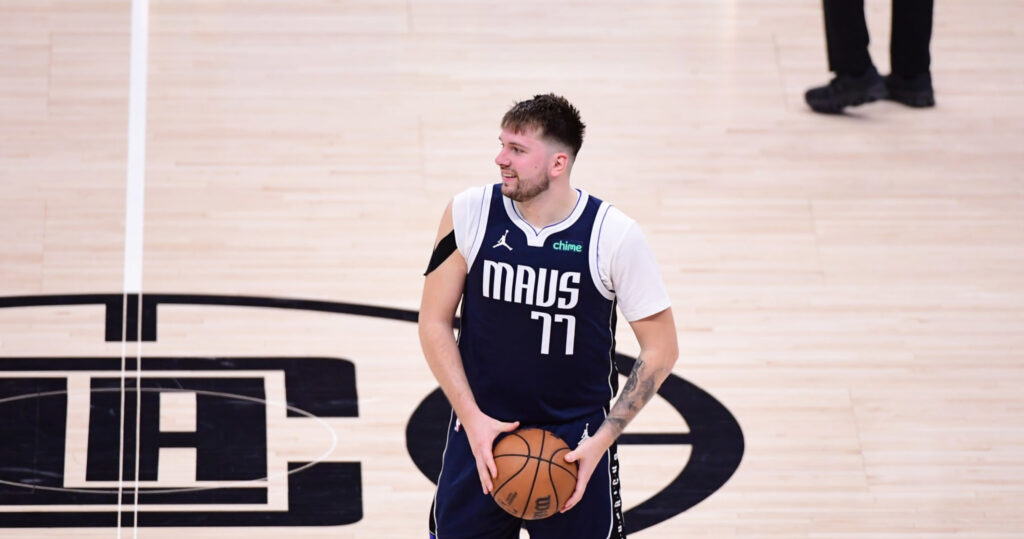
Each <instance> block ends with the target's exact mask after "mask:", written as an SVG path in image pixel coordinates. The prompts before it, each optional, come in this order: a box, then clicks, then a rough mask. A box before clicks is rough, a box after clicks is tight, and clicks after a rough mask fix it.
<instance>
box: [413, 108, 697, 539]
mask: <svg viewBox="0 0 1024 539" xmlns="http://www.w3.org/2000/svg"><path fill="white" fill-rule="evenodd" d="M584 127H585V126H584V124H583V122H582V121H581V120H580V116H579V112H578V111H577V110H576V108H575V107H574V106H573V105H571V104H570V103H569V102H568V101H566V100H565V98H562V97H559V96H556V95H552V94H548V95H538V96H535V97H534V98H533V99H530V100H526V101H522V102H519V103H516V104H515V106H513V107H512V108H511V109H510V110H509V111H508V112H507V113H506V114H505V116H504V118H503V119H502V122H501V134H500V135H499V137H498V140H499V142H500V143H501V150H500V151H499V152H498V156H497V157H496V158H495V160H494V161H495V163H496V164H497V165H498V168H499V169H500V172H501V183H499V184H494V185H485V186H482V187H478V188H473V189H469V190H467V191H464V192H462V193H460V194H458V195H456V196H455V198H454V199H453V200H452V201H451V203H449V205H448V207H447V208H445V211H444V215H443V217H442V218H441V225H440V228H439V229H438V235H437V241H436V246H435V250H434V254H433V256H432V257H431V261H430V265H429V267H428V269H427V273H426V282H425V284H424V287H423V300H422V305H421V307H420V319H419V334H420V342H421V344H422V347H423V352H424V354H425V356H426V359H427V363H428V364H429V365H430V369H431V371H432V372H433V373H434V376H435V377H436V378H437V380H438V382H439V383H440V384H441V388H442V389H443V390H444V393H445V395H446V396H447V397H448V401H449V402H450V403H451V405H452V407H453V415H452V419H451V420H450V423H449V426H448V439H447V444H446V446H445V451H444V456H443V463H442V469H441V474H440V477H439V478H438V487H437V493H436V495H435V498H434V504H433V508H432V510H431V515H430V533H431V537H434V538H436V539H458V538H469V537H476V538H496V539H505V538H516V537H518V536H519V528H520V526H521V525H523V526H525V527H526V528H527V529H528V530H529V532H530V536H531V537H532V538H533V539H556V538H557V539H564V538H567V537H573V538H580V539H591V538H599V537H600V538H607V537H614V538H620V537H624V536H625V534H624V531H623V522H622V503H621V498H620V496H619V481H618V456H617V453H616V446H615V440H616V439H617V438H618V436H619V435H620V434H621V433H622V430H623V428H625V426H626V424H627V423H629V421H630V420H631V419H633V417H634V416H636V414H637V412H638V411H639V410H640V409H641V408H642V407H643V406H644V405H645V404H646V403H647V402H648V401H649V400H650V399H651V397H652V396H653V395H654V394H655V392H656V391H657V390H658V387H659V386H660V385H661V383H662V382H663V381H664V380H665V378H666V377H667V376H668V374H669V373H670V372H671V370H672V366H673V365H674V364H675V361H676V357H677V355H678V351H677V344H676V329H675V322H674V321H673V319H672V310H671V308H670V303H669V299H668V295H667V293H666V291H665V287H664V284H663V283H662V279H661V275H660V273H659V271H658V268H657V265H656V263H655V261H654V257H653V256H652V254H651V252H650V248H649V247H648V244H647V242H646V240H645V239H644V236H643V234H642V233H641V232H640V229H639V228H638V227H637V225H636V223H635V222H634V221H633V220H632V219H630V218H629V217H627V216H626V215H624V214H623V213H622V212H621V211H619V210H618V209H616V208H615V207H613V206H611V205H609V204H608V203H607V202H602V201H601V200H599V199H597V198H595V197H593V196H591V195H589V194H588V193H587V192H586V191H583V190H582V189H578V188H574V187H572V185H571V184H570V182H569V175H570V173H571V172H572V167H573V163H574V162H575V160H576V155H577V153H578V152H579V149H580V146H581V145H582V143H583V132H584ZM460 302H461V304H462V313H461V314H462V316H461V323H460V328H459V339H458V342H456V339H455V337H454V335H453V329H454V328H453V319H454V318H455V313H456V308H457V307H458V306H459V304H460ZM616 304H618V307H619V309H620V310H621V312H622V314H623V316H625V318H626V320H628V321H629V323H630V326H631V328H632V330H633V331H634V332H635V334H636V337H637V340H638V342H639V344H640V348H641V351H640V356H639V358H638V359H637V361H636V365H635V367H634V369H633V371H632V372H631V373H630V374H629V378H628V380H627V382H626V384H625V386H624V388H623V390H622V394H621V395H620V396H619V398H618V400H616V402H615V405H614V406H612V407H611V408H610V409H609V404H610V401H611V398H612V397H613V396H614V395H615V393H616V391H617V386H618V378H617V372H616V370H615V363H614V352H615V334H614V332H615V325H616ZM527 426H533V427H540V428H544V429H547V430H550V431H552V432H554V433H555V434H556V435H557V436H559V437H560V438H562V439H563V440H565V441H566V442H567V443H568V444H569V447H570V448H573V450H572V451H571V452H569V453H568V454H567V455H566V457H565V458H566V460H567V461H570V462H577V463H578V464H579V474H578V479H577V484H576V489H575V491H574V492H573V493H572V496H571V497H570V498H569V499H568V500H562V502H563V503H562V505H561V507H560V512H559V513H558V514H555V515H554V516H552V517H549V518H547V519H543V520H532V521H520V520H519V519H517V518H515V517H513V516H511V515H509V514H508V513H506V512H505V511H503V510H502V509H501V508H500V507H498V504H497V503H495V502H494V500H492V499H491V497H490V496H489V495H488V493H489V492H491V491H492V490H493V489H494V488H495V485H494V483H493V480H494V478H495V477H496V474H497V471H496V468H495V464H494V458H493V455H492V453H491V451H492V447H493V445H494V442H495V440H496V438H497V437H498V436H499V435H501V434H503V433H506V432H510V431H512V430H514V429H516V428H518V427H527ZM552 503H553V502H552Z"/></svg>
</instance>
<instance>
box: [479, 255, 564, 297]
mask: <svg viewBox="0 0 1024 539" xmlns="http://www.w3.org/2000/svg"><path fill="white" fill-rule="evenodd" d="M483 273H484V278H483V280H482V282H483V291H482V292H483V296H484V297H485V298H491V299H496V300H500V301H505V302H508V303H525V304H526V305H532V306H536V307H551V306H552V305H556V303H557V307H558V308H559V309H572V308H573V307H575V306H576V303H577V302H578V301H579V295H580V289H579V286H578V285H579V284H580V272H578V271H564V272H561V273H559V271H558V270H555V269H548V268H539V269H534V268H532V267H530V266H526V265H523V264H516V265H515V266H513V265H512V264H509V263H507V262H496V261H494V260H484V272H483Z"/></svg>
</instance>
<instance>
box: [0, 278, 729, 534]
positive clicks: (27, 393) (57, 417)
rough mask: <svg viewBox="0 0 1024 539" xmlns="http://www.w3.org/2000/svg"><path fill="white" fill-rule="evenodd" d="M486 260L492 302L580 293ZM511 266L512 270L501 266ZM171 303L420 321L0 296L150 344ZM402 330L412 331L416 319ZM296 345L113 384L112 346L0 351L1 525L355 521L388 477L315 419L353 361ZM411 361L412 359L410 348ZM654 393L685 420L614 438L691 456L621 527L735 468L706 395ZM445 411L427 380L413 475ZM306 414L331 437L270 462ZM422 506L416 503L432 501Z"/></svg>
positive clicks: (345, 404) (372, 312)
mask: <svg viewBox="0 0 1024 539" xmlns="http://www.w3.org/2000/svg"><path fill="white" fill-rule="evenodd" d="M530 269H532V268H530ZM492 271H501V272H503V274H502V277H501V279H502V281H501V286H499V287H498V290H499V291H500V293H501V296H502V298H503V299H504V298H508V297H511V298H512V300H513V301H515V296H516V294H515V290H513V291H512V292H511V293H509V292H506V287H507V286H508V285H506V284H505V283H506V282H511V283H513V285H512V286H513V287H515V286H517V285H520V284H522V285H523V288H522V289H521V291H520V298H521V300H522V301H527V298H530V299H531V300H532V301H534V302H537V301H543V302H555V303H558V302H563V303H564V304H566V305H568V304H572V303H574V302H575V301H576V289H575V287H573V286H572V285H575V284H579V275H578V274H575V275H573V274H571V273H570V274H556V273H555V272H547V271H546V270H545V274H544V277H543V278H541V277H540V273H541V272H540V271H537V272H536V273H537V275H536V280H535V281H533V284H534V286H536V283H537V282H539V281H541V279H543V282H545V283H547V286H548V287H550V286H551V285H550V283H552V282H557V283H559V284H562V283H564V285H562V286H558V287H557V288H547V290H546V291H545V293H543V294H540V293H539V292H538V290H539V289H532V290H533V292H532V296H531V293H530V292H527V289H528V288H529V287H526V286H525V285H526V283H529V282H530V281H528V277H526V276H525V271H526V270H519V269H518V268H512V267H508V268H503V267H498V266H495V267H494V268H493V269H492ZM519 271H523V272H524V277H523V278H522V280H518V279H515V278H514V277H510V276H514V275H516V274H517V273H518V272H519ZM492 284H493V283H492ZM492 290H493V289H492ZM549 291H550V292H549ZM507 294H511V295H507ZM496 295H497V293H496ZM556 296H557V298H556ZM552 298H556V299H552ZM140 303H141V305H140ZM168 304H176V305H188V306H190V307H189V308H190V309H194V308H202V307H207V306H231V307H242V308H255V309H275V312H277V313H280V314H279V315H278V316H280V317H286V316H288V315H287V313H288V312H291V311H304V312H319V313H324V315H325V316H333V315H335V314H345V315H349V316H352V315H355V316H361V317H369V318H381V319H385V320H399V321H406V322H411V323H414V322H415V321H416V319H417V313H416V312H414V311H408V310H402V309H390V308H384V307H374V306H366V305H356V304H349V303H337V302H327V301H314V300H298V299H288V298H265V297H237V296H215V295H185V294H148V295H145V296H143V298H142V299H141V302H140V301H139V298H138V296H132V295H129V296H128V297H127V301H125V296H124V295H122V294H81V295H61V296H17V297H0V309H12V308H19V307H43V306H48V307H56V308H61V307H64V306H70V305H101V306H104V307H105V314H106V316H105V320H104V319H102V318H101V319H99V320H97V325H98V326H103V327H105V331H103V332H102V334H103V335H104V340H106V341H108V342H118V341H121V340H122V338H124V339H126V340H128V341H140V340H141V341H156V340H157V329H158V324H157V314H158V310H159V307H160V306H161V305H168ZM217 312H219V311H215V312H211V316H215V315H216V313H217ZM307 316H308V315H307ZM408 327H409V331H412V332H415V328H414V327H413V326H412V324H410V325H409V326H408ZM295 346H296V347H297V350H296V352H297V353H298V354H297V355H298V357H292V356H289V357H234V356H232V357H210V356H209V354H204V353H202V352H203V351H202V350H197V353H196V354H195V355H194V356H192V357H149V356H146V357H144V358H143V360H142V365H141V371H140V372H139V383H138V384H136V380H135V376H134V374H135V370H136V365H135V361H134V358H128V359H127V365H126V366H125V367H126V369H127V370H128V371H129V372H130V374H129V376H128V377H126V378H124V380H123V381H124V387H123V389H122V386H121V384H122V378H121V375H120V371H121V358H120V357H67V356H60V357H38V355H35V354H33V356H34V357H24V358H15V357H0V413H2V414H3V417H4V418H5V419H4V421H2V422H0V440H2V443H0V462H2V464H3V466H2V467H0V528H10V527H18V528H25V527H111V528H113V527H115V526H118V524H120V525H122V526H132V525H133V524H137V525H138V526H140V527H147V526H338V525H346V524H352V523H355V522H358V521H360V520H362V519H363V518H364V514H363V497H362V492H363V482H364V481H367V482H370V483H378V484H379V483H381V482H386V481H388V480H389V479H388V478H375V477H367V476H365V475H364V469H363V467H362V465H361V463H360V462H356V461H335V460H330V455H331V454H332V450H333V449H334V448H335V445H333V444H345V445H349V446H358V445H360V444H361V442H360V441H358V440H353V439H351V438H349V437H346V436H338V435H337V433H335V432H334V431H333V430H332V429H331V427H330V426H329V425H327V423H326V422H325V420H324V418H328V419H330V420H331V421H338V420H337V419H333V418H358V417H359V415H360V414H359V399H358V391H357V386H358V383H357V378H356V363H357V362H356V361H352V360H349V359H341V358H324V357H308V355H304V354H302V350H301V348H302V344H301V342H299V343H296V345H295ZM359 359H363V360H368V359H373V358H359ZM408 361H410V362H413V361H423V359H422V357H421V356H420V355H419V352H418V350H417V351H415V352H410V357H409V358H408ZM616 361H617V365H618V368H619V370H620V372H629V370H630V369H631V368H632V364H633V361H634V360H633V359H632V358H629V357H627V356H622V355H619V356H617V358H616ZM122 394H123V396H124V399H123V407H122ZM659 396H661V398H663V399H665V400H666V401H667V402H668V403H669V404H670V405H671V406H672V407H673V408H675V409H676V410H677V411H678V412H679V413H680V415H681V416H683V417H685V421H681V422H680V427H679V431H677V432H664V433H648V434H630V433H628V432H627V433H626V434H623V435H622V437H620V439H619V443H620V444H643V445H648V446H651V447H652V448H654V449H655V450H656V449H657V448H658V447H665V446H666V445H671V444H682V445H689V446H691V448H692V450H691V457H690V459H689V461H686V462H675V461H673V460H672V459H667V458H665V459H661V461H664V462H665V466H666V472H665V473H666V475H668V474H671V473H678V476H677V477H676V478H675V479H674V480H673V481H672V483H670V484H669V485H668V486H667V487H665V488H664V489H663V490H662V491H661V492H658V493H657V494H655V495H654V496H652V497H651V498H650V499H648V500H646V501H644V502H642V503H640V504H639V505H637V506H635V507H634V508H632V509H631V510H629V511H627V512H626V515H625V516H626V531H627V532H633V531H638V530H641V529H644V528H647V527H649V526H652V525H654V524H657V523H658V522H661V521H663V520H665V519H668V518H671V517H672V516H675V515H677V514H679V513H681V512H683V511H685V510H686V509H688V508H689V507H691V506H692V505H694V504H696V503H698V502H699V501H701V500H703V499H704V498H707V497H708V496H710V495H711V494H712V493H714V492H715V491H716V490H718V489H719V488H721V486H722V485H723V484H725V482H726V480H728V478H729V477H730V476H731V475H732V473H733V472H734V471H735V470H736V469H737V467H738V465H739V461H740V459H741V457H742V454H743V436H742V432H741V431H740V428H739V425H738V424H737V423H736V420H735V419H734V418H733V417H732V415H731V414H730V413H729V412H728V410H726V409H725V407H724V406H722V405H721V404H720V403H719V402H718V401H717V400H715V399H714V398H713V397H711V396H710V395H708V394H707V393H706V392H704V391H703V390H701V389H700V388H697V387H696V386H693V385H692V384H689V383H688V382H686V381H685V380H683V379H681V378H678V377H676V376H670V377H669V379H668V380H666V382H665V384H664V385H663V386H662V388H661V390H659ZM122 410H123V413H122ZM172 410H173V413H169V411H172ZM450 413H451V411H450V408H449V407H448V406H447V401H446V400H445V398H444V395H443V393H442V392H441V390H440V389H437V390H435V391H434V392H433V393H431V394H430V395H429V396H428V397H427V398H426V399H425V400H424V401H423V402H422V403H421V404H420V406H419V407H418V408H417V409H416V410H415V411H413V413H412V416H411V418H410V419H409V423H408V426H407V428H406V445H407V448H408V451H409V454H410V456H411V457H412V460H413V462H414V463H415V465H416V467H417V468H419V470H420V471H422V472H423V473H424V474H425V475H426V479H424V481H426V480H428V479H429V480H430V481H433V480H434V479H435V478H436V477H437V470H439V469H440V459H441V452H442V449H443V443H444V435H443V432H442V431H443V430H444V429H443V428H442V429H440V430H439V429H438V427H439V426H440V425H445V424H447V423H448V420H449V415H450ZM136 418H137V421H138V429H137V430H136V426H135V425H136ZM311 420H313V421H314V422H315V423H318V424H319V425H320V426H322V427H324V428H325V431H324V433H321V435H319V437H320V439H325V438H326V439H328V440H333V442H332V444H329V445H330V446H329V447H325V448H323V451H321V450H320V449H317V450H316V451H315V452H314V453H316V454H312V455H311V458H308V459H305V458H303V459H292V458H290V457H282V456H281V455H282V454H281V453H280V452H279V451H276V450H275V449H274V448H280V447H281V445H280V444H281V443H283V442H282V440H288V439H291V438H294V434H289V433H288V431H282V430H281V429H282V428H289V427H282V426H283V425H284V426H287V425H290V424H291V422H293V421H298V422H302V424H303V425H307V426H308V425H310V424H311V423H310V421H311ZM122 425H124V427H123V430H122ZM327 431H330V433H329V434H330V436H328V435H327V434H328V433H327ZM304 432H307V434H304V437H308V436H309V434H308V433H309V432H311V431H309V430H308V427H307V430H305V431H304ZM121 440H123V443H124V448H123V451H122V450H121V448H120V447H119V443H120V441H121ZM304 445H306V444H304ZM136 455H138V462H137V463H136ZM168 463H174V464H176V465H177V468H176V469H175V470H174V471H175V472H176V473H170V474H169V473H166V472H167V470H168V467H167V466H166V465H167V464H168ZM119 464H120V466H119ZM136 469H137V470H138V478H139V482H138V484H139V489H138V499H137V500H138V507H139V509H138V520H137V522H135V521H134V518H135V515H134V514H133V512H132V511H131V510H126V511H124V512H121V522H120V523H118V521H117V514H118V512H117V509H118V492H119V490H121V491H122V492H121V495H122V497H121V500H120V501H121V502H122V503H123V504H132V503H133V502H134V501H135V493H134V485H135V481H134V478H135V476H136V472H135V470H136ZM182 469H187V470H188V473H185V474H182V473H180V472H181V470H182ZM119 474H120V478H119ZM119 482H120V483H121V484H122V486H123V488H122V489H119V488H118V485H119ZM627 488H628V484H627ZM424 503H425V504H426V505H425V506H424V509H423V510H424V511H426V507H427V506H428V505H429V500H427V501H425V502H424ZM69 508H70V509H69ZM0 535H4V534H3V532H0Z"/></svg>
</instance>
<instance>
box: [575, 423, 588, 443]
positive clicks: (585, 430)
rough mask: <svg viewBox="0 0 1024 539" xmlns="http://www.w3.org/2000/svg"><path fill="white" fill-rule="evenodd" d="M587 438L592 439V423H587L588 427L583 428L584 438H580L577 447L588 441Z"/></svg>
mask: <svg viewBox="0 0 1024 539" xmlns="http://www.w3.org/2000/svg"><path fill="white" fill-rule="evenodd" d="M587 438H590V423H587V426H585V427H583V436H580V441H579V443H578V444H576V447H579V446H580V444H582V443H583V442H585V441H587Z"/></svg>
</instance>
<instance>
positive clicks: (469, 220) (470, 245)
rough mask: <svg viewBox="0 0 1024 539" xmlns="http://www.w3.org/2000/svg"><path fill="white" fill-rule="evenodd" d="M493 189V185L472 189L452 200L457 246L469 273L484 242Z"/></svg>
mask: <svg viewBox="0 0 1024 539" xmlns="http://www.w3.org/2000/svg"><path fill="white" fill-rule="evenodd" d="M491 188H492V186H491V185H484V186H480V187H471V188H469V189H466V190H465V191H463V192H461V193H459V194H457V195H455V198H454V199H453V200H452V223H453V224H454V225H455V244H456V245H457V247H458V249H459V252H460V253H462V257H463V258H465V259H466V268H467V271H468V268H471V267H473V260H474V259H475V258H476V253H477V252H478V251H479V250H480V244H481V243H482V242H483V235H482V234H481V230H482V229H483V227H484V226H486V224H487V214H488V213H489V210H490V204H488V202H489V201H490V193H491Z"/></svg>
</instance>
